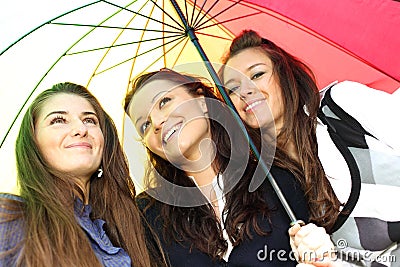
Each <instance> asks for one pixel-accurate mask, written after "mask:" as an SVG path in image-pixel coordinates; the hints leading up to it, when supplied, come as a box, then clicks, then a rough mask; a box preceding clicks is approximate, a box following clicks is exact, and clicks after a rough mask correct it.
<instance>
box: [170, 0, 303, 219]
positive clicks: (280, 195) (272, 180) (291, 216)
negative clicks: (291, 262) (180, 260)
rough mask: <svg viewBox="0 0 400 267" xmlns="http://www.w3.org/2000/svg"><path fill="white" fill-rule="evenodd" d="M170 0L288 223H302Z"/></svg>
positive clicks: (175, 5)
mask: <svg viewBox="0 0 400 267" xmlns="http://www.w3.org/2000/svg"><path fill="white" fill-rule="evenodd" d="M170 1H171V4H172V5H173V6H174V8H175V10H176V12H177V13H178V16H179V18H180V19H181V21H182V23H183V25H184V26H185V31H186V34H187V35H188V36H189V38H190V40H191V41H192V43H193V44H194V46H195V48H196V49H197V51H198V52H199V54H200V57H201V58H202V60H203V62H204V63H205V65H206V68H207V71H208V72H209V74H210V75H211V78H212V79H213V81H214V83H215V84H216V86H217V89H218V91H219V92H220V94H221V95H222V98H223V100H224V101H225V103H226V104H227V105H228V106H229V107H230V108H231V111H232V115H233V116H234V118H235V120H236V122H237V123H238V125H239V127H240V129H241V130H242V132H243V134H244V135H245V137H246V139H247V141H248V142H249V145H250V148H251V150H252V151H253V153H254V155H255V156H256V158H257V160H258V162H259V163H260V164H261V167H262V169H263V170H264V171H265V173H266V176H267V178H268V180H269V182H270V183H271V186H272V188H273V189H274V191H275V193H276V194H277V196H278V198H279V200H280V202H281V203H282V206H283V207H284V208H285V210H286V213H287V215H288V216H289V219H290V221H291V223H290V225H291V226H292V225H294V224H300V225H302V224H304V222H303V221H301V220H298V219H297V218H296V216H295V214H294V213H293V211H292V209H291V207H290V206H289V203H288V202H287V201H286V198H285V196H284V195H283V193H282V191H281V189H280V188H279V186H278V184H277V183H276V181H275V178H274V177H273V176H272V174H271V173H270V171H269V170H268V167H267V166H266V164H265V162H264V160H263V159H262V158H261V155H260V152H259V151H258V149H257V147H256V146H255V144H254V142H253V140H252V139H251V137H250V136H249V135H248V132H247V130H246V128H245V126H244V124H243V122H242V120H241V119H240V117H239V115H238V112H237V110H236V108H235V106H234V105H233V103H232V100H231V99H230V97H229V96H228V95H227V93H226V92H225V90H224V89H223V88H222V86H221V84H222V83H221V80H220V79H219V77H218V75H217V73H216V71H215V69H214V67H213V66H212V65H211V62H210V61H209V59H208V57H207V55H206V54H205V52H204V50H203V48H202V46H201V45H200V43H199V39H198V38H197V36H196V33H195V31H194V29H193V28H192V27H190V26H189V24H188V22H187V20H186V18H185V16H184V15H183V13H182V10H181V9H180V7H179V5H178V3H177V2H176V1H175V0H170Z"/></svg>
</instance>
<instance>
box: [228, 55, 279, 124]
mask: <svg viewBox="0 0 400 267" xmlns="http://www.w3.org/2000/svg"><path fill="white" fill-rule="evenodd" d="M223 80H224V85H225V87H226V88H227V90H228V92H229V95H230V97H231V99H232V102H233V104H234V105H235V107H236V109H237V110H238V113H239V116H240V117H241V118H242V119H243V120H244V121H245V123H246V124H247V125H249V126H250V127H252V128H269V127H273V126H274V123H275V127H276V130H277V131H278V130H279V129H280V128H281V126H282V123H283V121H282V120H283V101H282V90H281V88H280V86H279V84H278V82H277V80H276V78H275V76H274V75H273V64H272V61H271V60H270V59H269V57H268V56H267V55H266V54H265V52H264V51H263V50H262V49H261V48H248V49H245V50H243V51H242V52H240V53H239V54H237V55H235V56H233V57H231V58H230V59H229V60H228V61H227V63H226V66H225V69H224V72H223ZM271 114H272V116H271Z"/></svg>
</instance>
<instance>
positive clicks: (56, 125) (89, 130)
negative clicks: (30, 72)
mask: <svg viewBox="0 0 400 267" xmlns="http://www.w3.org/2000/svg"><path fill="white" fill-rule="evenodd" d="M35 139H36V142H37V145H38V147H39V150H40V152H41V153H42V155H43V157H44V158H45V160H46V161H47V162H48V164H49V165H50V166H52V167H53V168H54V169H56V170H57V171H61V172H65V173H69V174H72V175H74V176H76V177H78V178H79V179H84V181H88V180H89V179H90V176H91V175H92V174H93V173H94V172H95V171H96V170H97V169H98V168H99V166H100V163H101V158H102V152H103V147H104V137H103V133H102V131H101V129H100V125H99V120H98V118H97V115H96V112H95V111H94V109H93V107H92V105H91V104H90V103H89V102H88V101H87V100H86V99H84V98H83V97H80V96H77V95H73V94H65V93H61V94H57V95H54V96H52V97H51V98H49V99H48V100H47V101H46V102H44V104H43V106H42V108H41V110H40V112H39V114H38V117H37V119H36V123H35Z"/></svg>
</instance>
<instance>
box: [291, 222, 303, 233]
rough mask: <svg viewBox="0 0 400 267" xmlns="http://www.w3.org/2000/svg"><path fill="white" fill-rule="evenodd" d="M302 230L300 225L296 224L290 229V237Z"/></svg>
mask: <svg viewBox="0 0 400 267" xmlns="http://www.w3.org/2000/svg"><path fill="white" fill-rule="evenodd" d="M300 229H301V226H300V224H297V223H296V224H294V225H293V226H292V227H290V228H289V235H290V236H295V235H296V234H297V232H298V231H299V230H300Z"/></svg>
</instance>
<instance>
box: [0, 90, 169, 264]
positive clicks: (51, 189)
mask: <svg viewBox="0 0 400 267" xmlns="http://www.w3.org/2000/svg"><path fill="white" fill-rule="evenodd" d="M16 155H17V170H18V182H19V185H20V196H16V195H11V194H4V193H3V194H0V201H1V202H0V204H1V205H0V265H1V266H16V265H18V266H20V265H21V266H131V265H134V266H158V265H162V263H161V261H158V259H157V256H156V255H161V254H160V253H158V251H154V253H149V251H148V250H147V248H146V241H145V239H144V230H143V228H142V225H141V217H140V215H139V210H138V208H137V206H136V204H135V201H134V196H135V188H134V186H133V183H132V181H131V179H130V176H129V169H128V165H127V162H126V158H125V156H124V154H123V151H122V147H121V145H120V143H119V139H118V134H117V130H116V128H115V126H114V123H113V121H112V120H111V118H110V117H109V116H108V114H107V113H106V112H105V111H104V110H103V108H102V107H101V105H100V104H99V102H98V101H97V100H96V99H95V98H94V96H93V95H92V94H90V93H89V92H88V91H87V89H86V88H85V87H83V86H80V85H76V84H73V83H61V84H56V85H54V86H53V87H52V88H51V89H48V90H46V91H44V92H42V93H41V94H40V95H39V96H38V97H37V98H36V99H35V100H34V101H33V103H32V104H31V106H30V107H29V108H28V110H27V112H26V114H25V116H24V118H23V121H22V124H21V129H20V132H19V135H18V138H17V143H16ZM157 253H158V254H157Z"/></svg>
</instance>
